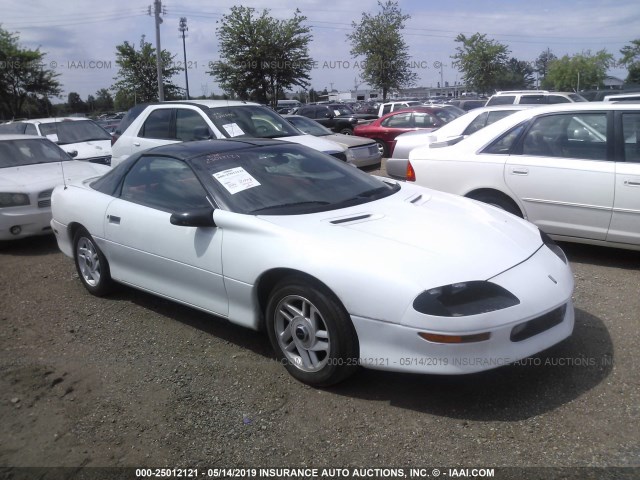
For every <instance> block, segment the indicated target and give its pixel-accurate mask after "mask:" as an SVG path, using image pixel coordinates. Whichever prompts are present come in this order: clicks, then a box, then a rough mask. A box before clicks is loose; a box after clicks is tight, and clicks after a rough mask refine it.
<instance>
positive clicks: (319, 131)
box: [286, 117, 333, 137]
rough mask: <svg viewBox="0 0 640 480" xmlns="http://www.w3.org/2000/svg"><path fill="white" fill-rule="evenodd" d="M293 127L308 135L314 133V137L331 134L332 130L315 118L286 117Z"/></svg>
mask: <svg viewBox="0 0 640 480" xmlns="http://www.w3.org/2000/svg"><path fill="white" fill-rule="evenodd" d="M286 118H287V120H289V122H291V124H293V126H294V127H296V128H297V129H298V130H300V131H301V132H304V133H308V134H309V135H315V136H316V137H323V136H325V135H331V134H332V133H333V132H332V131H331V130H329V129H328V128H326V127H324V126H323V125H320V124H319V123H318V122H316V121H315V120H311V119H310V118H307V117H286Z"/></svg>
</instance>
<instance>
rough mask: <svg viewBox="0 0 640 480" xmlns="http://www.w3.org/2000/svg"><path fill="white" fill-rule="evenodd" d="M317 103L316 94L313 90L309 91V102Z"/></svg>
mask: <svg viewBox="0 0 640 480" xmlns="http://www.w3.org/2000/svg"><path fill="white" fill-rule="evenodd" d="M317 101H318V92H316V91H315V90H314V89H313V88H312V89H311V90H309V102H310V103H314V102H317Z"/></svg>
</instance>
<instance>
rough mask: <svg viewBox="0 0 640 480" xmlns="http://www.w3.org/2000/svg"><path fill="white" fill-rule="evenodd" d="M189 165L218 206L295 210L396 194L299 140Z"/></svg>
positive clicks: (326, 207)
mask: <svg viewBox="0 0 640 480" xmlns="http://www.w3.org/2000/svg"><path fill="white" fill-rule="evenodd" d="M190 162H191V164H192V165H193V167H194V169H195V170H196V171H198V172H199V174H200V175H199V176H200V177H201V179H202V180H203V182H204V183H205V184H207V186H208V188H209V189H210V190H211V191H212V192H213V196H214V198H215V199H216V201H217V203H218V205H220V207H222V208H225V209H227V210H230V211H232V212H236V213H244V214H251V215H296V214H303V213H313V212H321V211H328V210H335V209H338V208H345V207H349V206H353V205H359V204H362V203H367V202H370V201H373V200H377V199H379V198H383V197H386V196H388V195H391V194H393V193H394V192H396V191H398V190H399V189H400V186H399V185H398V184H397V183H395V182H394V183H386V182H382V181H380V180H378V179H377V178H375V177H373V176H371V175H368V174H366V173H363V172H361V171H359V170H358V169H356V168H353V167H352V166H350V165H347V164H345V163H344V162H341V161H339V160H336V159H334V158H333V157H330V156H328V155H325V154H323V153H321V152H317V151H315V150H311V149H309V148H306V147H303V146H301V145H295V144H291V145H277V146H268V147H257V148H247V149H244V150H238V151H231V152H224V153H216V154H208V155H203V156H200V157H197V158H195V159H192V160H191V161H190Z"/></svg>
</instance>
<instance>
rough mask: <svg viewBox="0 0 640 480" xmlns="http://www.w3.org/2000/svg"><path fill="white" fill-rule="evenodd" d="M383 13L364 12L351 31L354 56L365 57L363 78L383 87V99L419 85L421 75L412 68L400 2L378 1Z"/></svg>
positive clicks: (373, 84) (371, 83)
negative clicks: (394, 91)
mask: <svg viewBox="0 0 640 480" xmlns="http://www.w3.org/2000/svg"><path fill="white" fill-rule="evenodd" d="M378 6H379V7H380V9H381V10H380V12H379V13H378V14H377V15H375V16H374V15H371V14H369V13H366V12H363V13H362V18H361V19H360V23H356V22H351V28H353V32H352V33H349V34H347V38H348V39H349V41H350V42H351V55H352V56H353V57H354V58H357V57H364V62H363V63H364V65H363V66H362V73H361V74H360V77H361V78H362V80H363V81H364V82H366V83H368V84H369V85H371V86H372V87H374V88H378V89H380V90H382V99H383V101H386V100H387V94H388V93H389V91H390V90H398V89H400V88H406V87H410V86H412V85H415V82H416V79H417V78H418V75H417V74H416V73H415V72H413V71H412V70H411V64H410V60H411V56H410V55H409V53H408V46H407V44H406V43H405V41H404V39H403V37H402V30H404V24H405V22H406V21H407V20H408V19H409V18H410V16H409V15H403V14H402V11H401V10H400V7H399V6H398V2H393V1H391V0H387V2H386V3H384V4H383V3H382V2H378Z"/></svg>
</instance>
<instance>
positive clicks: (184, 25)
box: [178, 17, 189, 100]
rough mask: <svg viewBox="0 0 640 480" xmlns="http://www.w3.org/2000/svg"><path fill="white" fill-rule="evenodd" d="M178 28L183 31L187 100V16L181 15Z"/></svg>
mask: <svg viewBox="0 0 640 480" xmlns="http://www.w3.org/2000/svg"><path fill="white" fill-rule="evenodd" d="M178 30H180V32H182V52H183V53H184V83H185V85H186V87H187V100H189V75H188V74H187V47H186V45H185V43H184V32H187V31H188V30H189V29H188V28H187V17H180V26H179V27H178Z"/></svg>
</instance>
